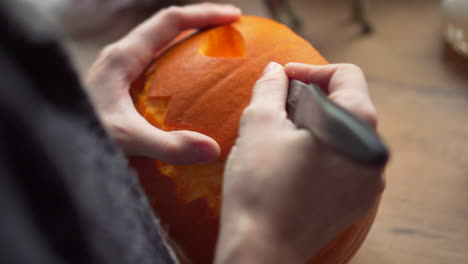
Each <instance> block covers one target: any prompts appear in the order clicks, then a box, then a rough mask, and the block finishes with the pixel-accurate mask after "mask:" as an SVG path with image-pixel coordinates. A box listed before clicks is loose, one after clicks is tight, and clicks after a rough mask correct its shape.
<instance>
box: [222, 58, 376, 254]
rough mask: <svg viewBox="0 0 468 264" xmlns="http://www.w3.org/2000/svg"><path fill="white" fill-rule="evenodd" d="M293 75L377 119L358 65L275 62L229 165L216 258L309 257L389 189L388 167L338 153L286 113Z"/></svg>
mask: <svg viewBox="0 0 468 264" xmlns="http://www.w3.org/2000/svg"><path fill="white" fill-rule="evenodd" d="M288 76H289V77H290V78H292V79H297V80H300V81H302V82H305V83H311V82H314V83H317V84H319V85H320V86H321V87H322V88H323V89H324V90H326V92H327V93H328V94H329V97H330V98H331V99H332V100H334V101H335V102H337V103H338V104H340V105H341V106H343V107H345V108H346V109H348V110H349V111H351V112H353V113H355V114H356V115H357V116H358V117H360V118H362V119H363V120H365V121H366V122H368V123H370V124H371V125H373V126H375V124H376V113H375V109H374V106H373V105H372V103H371V101H370V98H369V96H368V92H367V85H366V81H365V78H364V75H363V73H362V71H361V70H360V69H359V68H358V67H356V66H354V65H349V64H339V65H327V66H310V65H304V64H298V63H291V64H288V65H286V67H285V68H284V69H283V67H282V66H281V65H279V64H276V63H272V64H269V65H268V67H267V68H266V70H265V72H264V75H263V76H262V77H261V78H260V79H259V80H258V82H257V83H256V85H255V87H254V90H253V95H252V100H251V103H250V105H249V106H248V107H247V108H246V109H245V111H244V113H243V116H242V119H241V124H240V135H239V138H238V139H237V141H236V144H235V146H234V147H233V149H232V151H231V153H230V155H229V157H228V161H227V164H226V168H225V172H224V183H223V184H224V185H223V194H222V195H223V196H222V201H223V204H222V213H221V229H220V236H219V240H218V245H217V253H216V261H217V263H305V261H306V260H307V259H308V258H309V257H311V256H312V254H313V253H314V252H315V253H316V252H317V251H318V250H320V249H321V248H322V247H323V246H325V244H326V243H327V242H329V241H330V240H331V239H332V238H333V237H335V236H336V235H338V234H339V233H340V232H342V231H344V229H345V228H346V227H348V226H349V225H351V224H352V223H353V222H354V221H356V220H357V219H358V218H359V217H361V216H363V215H364V214H365V213H366V212H368V210H370V209H371V207H372V206H373V204H374V202H375V199H376V198H377V197H378V196H379V194H380V193H381V192H382V190H383V187H384V179H383V176H382V168H374V169H373V168H366V167H363V166H361V165H358V164H356V163H354V162H352V161H350V160H348V159H346V158H344V157H342V156H340V155H338V154H336V153H335V152H333V151H332V150H331V149H329V148H328V147H326V146H325V145H324V144H321V143H320V142H318V141H317V140H316V139H315V138H314V137H313V136H312V135H311V134H310V133H309V132H307V131H305V130H302V129H297V128H296V127H295V125H294V124H293V123H292V122H291V121H290V120H288V119H287V113H286V111H285V104H286V97H287V87H288Z"/></svg>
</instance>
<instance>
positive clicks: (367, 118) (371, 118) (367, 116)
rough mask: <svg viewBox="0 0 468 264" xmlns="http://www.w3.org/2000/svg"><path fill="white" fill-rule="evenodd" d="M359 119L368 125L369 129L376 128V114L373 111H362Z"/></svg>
mask: <svg viewBox="0 0 468 264" xmlns="http://www.w3.org/2000/svg"><path fill="white" fill-rule="evenodd" d="M359 117H360V118H361V119H362V120H363V121H364V122H366V123H367V124H369V125H370V126H371V127H373V128H376V127H377V113H376V111H375V110H374V109H365V110H362V111H361V112H360V114H359Z"/></svg>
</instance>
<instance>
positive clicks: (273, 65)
mask: <svg viewBox="0 0 468 264" xmlns="http://www.w3.org/2000/svg"><path fill="white" fill-rule="evenodd" d="M280 66H281V65H279V64H278V63H276V62H274V61H272V62H270V63H268V65H267V66H266V67H265V70H263V74H262V76H264V75H266V74H268V73H269V72H272V71H274V70H275V69H276V68H278V67H280Z"/></svg>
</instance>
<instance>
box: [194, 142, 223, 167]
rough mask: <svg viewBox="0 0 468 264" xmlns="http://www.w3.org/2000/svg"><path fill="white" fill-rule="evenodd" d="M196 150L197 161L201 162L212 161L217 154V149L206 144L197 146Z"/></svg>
mask: <svg viewBox="0 0 468 264" xmlns="http://www.w3.org/2000/svg"><path fill="white" fill-rule="evenodd" d="M197 152H198V162H202V163H206V162H211V161H214V160H216V159H217V158H218V156H219V151H218V150H216V149H215V148H213V147H212V146H208V145H202V146H199V147H198V150H197Z"/></svg>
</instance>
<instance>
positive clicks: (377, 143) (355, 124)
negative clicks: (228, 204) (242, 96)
mask: <svg viewBox="0 0 468 264" xmlns="http://www.w3.org/2000/svg"><path fill="white" fill-rule="evenodd" d="M287 111H288V115H289V118H290V119H291V120H292V121H293V122H294V123H295V124H296V126H298V127H299V128H305V129H307V130H308V131H310V132H311V133H312V134H314V135H315V136H316V137H317V138H318V139H319V140H321V141H323V142H324V143H326V144H328V145H330V146H331V147H333V148H334V149H336V150H337V151H338V152H341V153H342V154H344V155H345V156H347V157H349V158H351V159H353V160H355V161H358V162H361V163H364V164H367V165H370V166H383V165H384V164H385V163H387V161H388V159H389V150H388V148H387V146H386V145H385V143H384V142H383V140H382V139H381V138H380V137H379V136H378V135H377V133H376V132H375V130H374V129H373V128H372V127H371V126H369V125H368V124H367V123H365V122H363V121H362V120H361V119H359V118H357V117H356V116H355V115H354V114H352V113H350V112H349V111H347V110H346V109H344V108H343V107H341V106H339V105H338V104H336V103H334V102H333V101H331V100H330V99H329V98H328V97H327V95H326V94H325V93H323V91H322V90H321V89H320V87H318V86H317V85H314V84H309V85H307V84H304V83H302V82H299V81H297V80H291V82H290V90H289V95H288V101H287Z"/></svg>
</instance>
